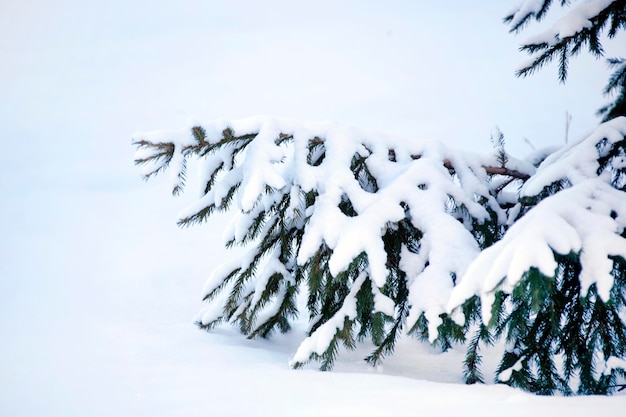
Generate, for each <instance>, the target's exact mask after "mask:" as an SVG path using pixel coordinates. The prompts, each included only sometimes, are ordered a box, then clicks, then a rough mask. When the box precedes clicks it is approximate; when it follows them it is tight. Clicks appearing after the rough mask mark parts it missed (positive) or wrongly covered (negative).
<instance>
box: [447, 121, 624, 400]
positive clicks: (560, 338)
mask: <svg viewBox="0 0 626 417" xmlns="http://www.w3.org/2000/svg"><path fill="white" fill-rule="evenodd" d="M625 136H626V118H624V117H621V118H617V119H613V120H612V121H610V122H607V123H604V124H603V125H600V126H599V127H598V128H597V129H595V130H594V131H593V132H592V133H591V134H590V135H588V136H587V137H586V138H584V140H582V141H580V142H577V143H573V144H570V145H569V146H566V147H564V148H563V149H561V150H559V151H557V152H555V153H553V154H552V155H550V156H549V157H548V158H546V160H545V161H544V162H543V163H542V164H541V165H540V166H539V168H538V170H537V172H536V174H535V175H533V176H532V177H531V178H530V179H529V180H528V181H527V182H526V183H525V184H524V186H523V187H522V189H521V191H520V205H519V207H520V211H519V215H518V216H517V221H516V222H515V223H514V224H513V225H512V227H511V228H510V229H509V230H508V231H507V232H506V234H505V235H504V237H503V238H502V239H501V240H500V241H498V242H497V243H495V244H494V245H492V246H491V247H489V248H487V249H485V250H483V251H482V252H481V254H480V255H479V256H478V257H477V258H476V259H475V260H474V261H473V262H472V264H471V265H470V266H469V268H468V270H467V273H466V274H465V276H464V277H463V278H462V279H461V280H460V282H459V285H457V286H456V287H455V288H454V290H453V291H452V293H451V297H450V302H449V305H448V309H449V311H451V312H452V316H453V317H454V319H455V320H456V321H457V322H458V323H459V324H464V325H467V324H468V323H467V321H468V320H469V321H476V322H478V323H479V324H480V330H479V331H481V332H484V329H485V328H486V327H488V328H490V329H492V332H493V333H492V334H490V335H487V336H485V335H484V334H483V335H482V336H481V337H480V338H482V339H483V342H484V344H486V345H489V344H490V343H491V339H492V338H493V337H496V338H499V337H501V336H505V338H506V340H507V341H508V346H507V349H506V351H505V353H504V355H503V357H502V360H501V362H500V366H499V368H498V372H497V373H498V380H499V381H501V382H505V383H507V384H509V385H513V386H519V387H522V388H524V389H526V390H529V391H533V392H537V393H541V394H549V393H552V392H554V391H555V390H558V391H560V392H563V393H566V394H567V393H572V392H574V389H575V387H572V386H571V385H572V382H573V380H574V379H575V378H574V377H575V376H576V377H578V378H579V383H578V387H577V388H576V392H578V393H581V394H593V393H595V394H598V393H607V392H610V391H611V390H614V389H615V388H616V387H618V386H619V384H616V380H617V378H618V377H620V376H623V375H624V370H625V369H626V368H625V367H624V366H623V358H624V357H625V356H626V324H625V323H624V317H626V193H625V190H626V176H625V174H626V138H625ZM468 306H473V310H474V311H472V308H468ZM476 309H480V311H478V312H477V311H476ZM472 340H473V341H474V340H475V341H476V343H475V345H476V346H473V349H472V350H470V351H468V355H471V356H468V360H467V361H466V366H467V369H466V375H468V376H472V375H480V370H479V369H478V365H479V364H480V358H479V357H478V356H477V345H478V343H479V342H478V340H479V338H478V336H477V335H476V336H474V337H473V338H472ZM610 358H613V359H610ZM618 358H619V360H620V361H621V362H620V361H617V359H618ZM609 359H610V360H611V364H613V365H611V367H610V369H609V365H610V364H609V362H608V361H609ZM618 363H619V364H622V365H617V364H618ZM602 369H605V371H604V372H602ZM607 369H608V370H607ZM598 370H599V371H598Z"/></svg>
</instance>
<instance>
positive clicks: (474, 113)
mask: <svg viewBox="0 0 626 417" xmlns="http://www.w3.org/2000/svg"><path fill="white" fill-rule="evenodd" d="M511 4H512V3H511ZM511 4H509V2H492V1H478V2H471V3H464V2H453V1H440V2H429V1H418V2H415V1H395V2H387V3H381V2H376V1H342V2H336V1H328V0H322V1H315V2H311V1H308V2H304V1H276V0H269V1H263V2H256V1H218V0H213V1H199V0H183V1H178V2H164V1H119V0H113V1H106V2H105V1H102V2H83V1H69V0H57V1H33V0H26V1H17V0H8V1H4V2H2V4H1V5H0V55H2V57H3V59H2V62H3V64H2V66H0V91H1V92H2V94H1V95H0V126H1V127H2V134H3V139H2V140H3V143H4V144H8V149H7V147H6V146H5V152H4V153H3V155H2V156H0V162H1V163H2V165H3V166H4V169H3V171H4V170H7V171H9V174H7V175H11V174H10V172H13V173H14V174H15V173H16V170H18V169H20V167H21V166H22V164H24V162H25V160H26V159H30V160H31V161H36V162H37V165H30V167H29V168H28V169H26V170H25V171H24V172H22V173H20V176H21V177H22V178H23V177H24V176H25V175H26V176H28V175H33V178H32V179H31V180H32V181H37V180H38V179H37V178H36V177H39V180H41V178H42V177H41V176H39V175H37V174H36V173H35V172H36V171H37V169H43V167H44V166H45V167H46V172H47V174H46V175H47V176H48V177H50V176H54V175H56V174H55V173H61V172H64V171H66V170H70V171H71V172H72V173H73V176H74V177H76V174H77V173H82V175H85V176H86V175H88V174H89V172H91V173H93V174H97V176H99V177H100V179H101V181H107V179H106V176H107V175H108V174H110V176H111V178H110V180H111V181H114V180H113V178H116V177H117V178H119V174H120V172H122V171H123V172H125V173H126V174H130V173H131V172H133V171H132V170H133V169H134V168H133V167H132V163H131V159H132V149H131V147H130V145H129V138H130V136H131V135H132V133H133V132H135V131H137V130H152V129H160V128H164V129H173V128H179V127H182V126H185V125H186V121H187V119H188V118H189V117H194V118H197V119H200V120H210V119H215V118H239V117H246V116H252V115H257V114H264V115H269V116H277V117H289V118H295V119H299V120H311V121H320V120H333V121H336V122H338V123H341V124H345V125H355V126H359V127H362V128H369V129H375V130H380V131H386V132H391V133H399V134H401V135H405V136H407V137H435V138H438V139H441V140H443V141H445V142H447V143H453V144H457V145H459V146H462V147H465V148H471V149H488V147H489V146H490V144H489V134H490V132H491V129H492V127H493V126H494V125H498V126H500V128H501V130H502V131H503V132H504V134H505V136H506V138H507V141H508V143H509V149H510V151H511V152H513V153H519V154H521V153H525V152H526V151H527V150H529V148H528V146H527V145H525V144H524V142H523V138H528V139H529V140H531V141H532V142H533V143H535V144H536V145H537V146H541V145H542V144H548V143H560V142H562V141H563V136H564V120H565V111H569V112H570V113H571V114H572V115H573V120H572V127H571V137H576V136H578V135H580V134H581V133H582V132H584V131H586V130H588V129H589V128H591V127H593V125H594V124H595V123H596V122H597V118H596V117H595V116H594V112H595V110H596V109H597V108H598V107H599V106H601V105H602V104H603V103H604V102H605V99H604V98H603V97H602V95H601V89H602V87H603V86H604V83H605V80H606V75H607V74H608V70H607V69H606V66H605V64H604V63H603V62H601V61H595V60H593V59H591V58H590V57H588V56H586V55H583V56H581V57H579V58H577V59H575V60H574V61H573V62H572V65H571V72H570V79H569V80H568V82H567V84H565V85H560V84H559V83H558V81H557V76H556V68H555V67H554V66H551V67H548V68H546V69H544V70H543V71H540V72H539V73H538V74H536V75H535V76H533V77H531V78H528V79H517V78H515V76H514V70H515V68H516V67H517V66H518V65H520V64H521V63H522V62H523V61H524V60H525V59H526V56H524V55H522V54H521V53H519V52H518V51H517V46H518V44H519V43H520V41H521V40H522V39H523V37H525V36H529V35H531V34H532V33H534V31H535V30H536V29H537V27H536V26H531V27H530V28H528V29H527V31H526V32H524V33H523V34H522V35H518V36H515V35H512V34H509V33H508V32H507V27H506V26H505V25H504V24H503V23H502V21H501V18H502V16H503V15H504V14H505V13H506V12H507V10H508V9H509V8H510V6H511ZM614 46H615V45H613V48H611V44H607V49H608V52H609V55H611V52H612V51H613V50H614V49H615V48H614ZM621 47H622V52H624V51H623V50H624V46H623V45H622V46H621ZM623 54H626V53H623ZM38 167H39V168H38ZM68 173H69V172H68ZM4 178H5V179H6V178H7V177H6V175H5V176H4ZM120 180H121V179H120Z"/></svg>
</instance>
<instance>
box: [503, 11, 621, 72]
mask: <svg viewBox="0 0 626 417" xmlns="http://www.w3.org/2000/svg"><path fill="white" fill-rule="evenodd" d="M551 3H552V1H551V0H544V3H543V5H542V7H541V10H540V11H539V12H538V13H536V14H535V13H532V12H531V13H527V14H526V15H525V16H523V17H522V18H521V19H519V21H518V23H517V24H515V25H513V26H512V27H511V29H510V30H511V32H518V31H520V30H521V29H522V28H523V27H524V26H525V24H527V23H528V22H529V21H530V20H532V19H535V20H541V19H543V17H545V15H546V12H547V11H548V9H549V8H550V6H551ZM560 3H561V6H564V5H565V4H568V3H569V1H561V2H560ZM513 19H514V15H513V14H511V15H509V16H506V17H505V18H504V21H505V22H507V23H510V22H512V21H513ZM591 22H592V24H591V25H590V26H588V27H581V28H580V30H579V31H577V32H576V33H574V34H572V35H571V36H567V37H564V38H557V39H555V41H554V42H551V43H546V42H540V43H528V44H524V45H522V46H521V48H520V49H521V50H522V51H525V52H527V53H529V54H531V55H533V54H534V55H535V56H534V59H533V61H532V63H531V64H530V65H528V66H526V67H524V68H522V69H520V70H519V71H518V72H517V75H519V76H526V75H530V74H532V73H533V72H535V71H536V70H537V69H539V68H541V67H542V66H544V65H545V64H547V63H549V62H551V61H552V60H553V59H554V58H556V59H557V60H558V62H559V64H558V65H559V80H561V82H564V81H565V79H566V78H567V69H568V64H569V62H568V61H569V58H570V57H573V56H576V55H577V54H579V53H580V52H581V51H582V50H583V49H584V48H585V47H586V48H587V51H588V52H589V53H590V54H592V55H594V56H596V57H601V56H602V55H603V53H604V49H603V48H602V43H601V40H600V38H601V35H602V34H603V33H604V34H606V36H607V37H609V38H613V37H615V35H616V34H617V33H618V31H619V30H620V29H624V28H625V27H626V1H624V0H616V1H614V2H612V3H611V4H610V5H609V6H607V7H606V8H605V9H603V10H601V11H600V12H599V13H598V14H597V15H596V16H594V17H593V18H592V19H591ZM605 29H607V30H606V32H605Z"/></svg>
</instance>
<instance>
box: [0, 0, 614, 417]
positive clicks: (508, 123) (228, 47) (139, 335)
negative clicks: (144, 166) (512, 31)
mask: <svg viewBox="0 0 626 417" xmlns="http://www.w3.org/2000/svg"><path fill="white" fill-rule="evenodd" d="M218 3H219V5H218ZM223 3H224V4H222V2H197V1H193V0H185V1H180V2H175V3H171V2H161V1H150V2H147V1H133V2H131V1H113V0H112V1H107V2H104V1H103V2H80V1H75V0H59V1H55V2H47V1H36V0H32V1H24V2H22V1H6V2H2V4H1V5H0V56H2V57H3V64H2V65H1V66H0V91H1V94H0V132H1V133H0V134H1V136H0V141H1V142H0V143H1V144H2V148H1V149H2V152H0V236H1V237H0V416H3V417H4V416H7V417H22V416H28V417H31V416H46V417H57V416H58V417H71V416H81V417H83V416H89V417H91V416H107V417H108V416H133V417H144V416H145V417H157V416H255V417H265V416H333V415H337V416H342V417H345V416H352V415H359V416H387V415H388V416H399V415H406V416H415V415H419V416H438V417H440V416H448V415H458V416H472V415H476V416H478V415H480V416H483V417H490V416H496V415H507V416H516V415H519V416H552V415H561V414H567V415H568V416H570V417H573V416H588V415H592V414H593V415H598V416H600V415H615V416H617V415H620V412H623V410H624V409H626V395H624V393H622V394H619V395H616V396H613V397H585V398H582V397H577V398H562V397H552V398H543V397H534V396H531V395H528V394H525V393H522V392H520V391H518V390H513V389H510V388H507V387H503V386H493V385H490V386H465V385H462V384H460V379H461V375H460V366H459V364H460V361H461V359H462V357H461V354H460V353H458V352H450V353H447V354H445V355H441V354H438V353H436V352H434V351H432V350H430V348H428V347H426V346H424V345H421V344H418V343H417V342H412V341H406V342H403V344H402V345H401V346H398V348H397V352H396V354H395V355H394V356H393V357H391V358H389V359H388V360H387V361H386V362H385V363H384V365H383V367H382V368H379V369H372V368H369V367H368V366H367V365H365V364H364V363H363V361H362V360H361V359H360V358H361V357H363V356H364V355H363V354H362V353H363V352H354V353H350V354H343V355H342V356H341V357H340V358H339V360H338V362H337V364H336V366H335V369H334V370H333V371H332V372H329V373H322V372H319V371H317V370H315V369H313V368H306V369H303V370H299V371H293V370H291V369H289V367H288V361H289V359H291V357H292V355H293V352H294V350H295V348H296V346H297V345H298V344H299V343H300V341H301V340H302V338H303V337H304V336H303V333H302V331H301V330H300V331H299V330H298V329H296V330H295V331H294V332H293V333H292V334H290V335H286V336H281V335H279V336H276V337H274V338H273V339H271V340H269V341H263V340H260V341H258V340H253V341H250V340H246V339H245V338H243V337H241V336H240V335H239V334H237V333H236V332H234V331H233V330H231V329H228V328H220V329H218V330H216V331H214V332H213V333H206V332H202V331H200V330H198V329H197V328H196V327H195V326H194V325H193V323H192V321H193V319H194V317H195V315H196V313H197V311H198V310H199V308H200V307H201V303H200V301H199V295H200V292H201V289H202V286H203V284H204V282H205V280H206V278H207V277H208V274H209V273H210V271H211V269H212V268H213V267H214V266H216V265H217V264H218V263H219V262H221V261H222V260H223V258H224V256H226V255H225V254H224V251H223V249H222V248H221V239H220V233H221V229H222V225H223V224H224V222H223V219H217V220H215V221H214V222H213V223H212V224H210V225H206V226H203V227H196V228H191V229H185V230H179V229H178V228H177V227H176V226H175V219H176V215H177V213H178V212H179V210H180V209H182V207H183V206H184V202H181V201H180V199H179V200H176V199H172V198H171V197H170V196H169V194H168V192H167V189H166V188H167V187H166V186H164V182H163V180H157V181H155V182H153V183H152V182H151V183H148V184H146V183H143V182H142V181H141V180H140V179H139V170H137V169H135V167H133V166H132V157H133V153H134V149H133V148H132V147H131V146H130V137H131V135H132V134H133V133H134V132H135V131H138V130H151V129H171V128H176V127H179V126H182V125H185V119H186V118H187V117H188V116H196V117H200V118H202V119H207V120H208V119H214V118H218V117H225V118H236V117H246V116H250V115H254V114H258V113H266V114H269V115H272V116H277V117H290V118H294V119H297V120H312V121H320V120H328V119H332V120H336V121H337V122H340V123H342V124H344V125H351V124H353V125H357V126H360V127H363V128H367V129H377V130H383V131H389V132H390V133H400V134H403V135H406V136H414V135H418V136H420V137H422V136H436V137H437V138H438V139H441V140H446V141H448V142H450V141H452V140H454V139H455V138H457V140H458V141H459V144H460V145H462V146H465V147H476V146H478V145H477V143H481V144H482V145H483V146H484V147H488V146H489V141H488V136H489V132H490V131H491V128H492V127H493V125H495V124H499V125H500V127H501V128H502V129H503V131H504V132H505V134H507V135H508V136H507V137H508V138H510V139H509V142H511V143H513V144H515V143H518V144H519V143H521V146H520V147H521V148H523V149H527V148H524V146H525V145H524V143H523V141H522V138H524V137H528V138H529V139H530V140H531V141H534V142H535V143H537V144H538V145H543V144H545V143H544V142H550V141H552V142H551V143H554V141H556V142H559V143H560V141H562V134H561V132H562V124H563V123H562V116H563V114H564V111H565V110H570V112H572V113H573V114H574V120H573V123H572V131H571V134H572V136H575V135H578V134H580V131H581V130H582V131H584V130H587V129H589V128H590V127H591V125H590V122H589V120H595V119H593V112H594V110H595V109H596V108H597V107H599V106H600V105H601V104H602V103H603V100H602V98H601V97H600V90H601V88H602V86H603V84H604V82H605V78H603V77H604V76H605V74H606V71H604V65H603V64H601V63H597V64H595V65H596V67H594V68H596V71H598V73H599V75H598V74H596V75H594V76H593V77H591V76H588V75H589V73H590V72H589V71H587V72H585V71H583V70H582V68H583V67H579V68H581V69H580V71H578V72H577V70H576V67H575V64H574V63H573V64H572V74H571V78H570V80H569V81H568V84H567V88H564V87H562V86H559V85H558V84H557V82H556V75H555V74H554V72H550V71H546V72H545V73H543V74H538V76H537V77H535V78H533V79H529V80H516V79H514V77H513V75H512V72H513V70H514V68H515V66H516V65H517V64H518V63H519V62H520V61H521V60H522V59H523V57H521V56H519V54H518V53H517V52H516V49H515V48H516V40H515V39H513V38H510V37H509V36H510V35H507V34H506V27H503V25H501V21H500V18H501V17H502V15H503V13H504V12H505V11H506V9H507V8H508V7H509V5H506V6H505V7H503V10H494V6H493V2H491V1H483V2H476V3H475V4H474V3H472V6H471V9H470V10H467V9H463V8H460V7H456V6H458V4H459V3H458V2H454V5H455V7H456V8H451V7H449V6H451V5H452V4H453V2H433V4H434V3H437V5H438V6H429V8H425V5H424V4H421V5H416V3H415V2H412V1H406V2H394V3H393V4H394V5H393V6H389V7H387V6H385V7H384V8H381V7H379V5H378V3H376V4H375V3H371V4H370V3H368V2H361V1H346V2H345V3H344V2H341V4H339V3H338V2H334V1H319V2H315V4H314V5H313V3H312V4H311V5H310V6H307V7H306V8H302V7H300V6H296V5H295V3H294V2H292V1H278V0H276V1H274V0H272V1H269V2H262V3H259V2H251V1H247V2H244V1H242V2H235V1H233V2H223ZM226 3H228V4H226ZM424 3H430V2H424ZM172 5H175V6H172ZM320 22H323V24H321V23H320ZM320 27H323V28H324V30H323V31H321V33H320ZM448 28H453V30H451V32H452V33H453V35H454V36H446V35H445V34H446V33H448ZM476 28H479V29H480V30H477V29H476ZM433 39H434V40H436V42H433ZM459 39H463V40H464V41H465V42H464V43H462V44H459ZM482 42H493V43H489V44H488V45H487V44H486V45H485V48H484V51H483V52H484V55H483V54H478V52H477V50H476V48H468V47H467V45H468V44H470V45H473V44H479V43H482ZM285 57H290V61H289V65H277V63H282V62H283V59H284V58H285ZM459 60H461V61H462V63H463V69H464V71H465V72H464V74H466V77H458V76H457V75H458V74H457V73H456V68H458V65H459ZM583 60H584V57H581V60H580V61H579V62H582V61H583ZM312 62H313V63H315V65H313V64H311V63H312ZM251 63H254V65H252V64H251ZM588 63H589V62H588V61H587V64H588ZM484 68H489V71H488V73H487V74H485V73H484ZM586 68H588V67H586ZM598 68H599V69H598ZM551 69H553V68H551ZM452 75H454V77H453V76H452ZM468 80H471V81H472V82H468ZM596 94H597V95H596ZM451 97H453V101H454V106H453V107H454V109H462V110H461V111H457V110H455V111H454V112H451V111H450V110H449V109H450V100H451ZM589 97H591V98H589ZM574 104H576V105H577V106H578V105H579V106H581V107H580V108H578V107H577V108H576V109H572V108H571V107H568V106H570V105H572V106H573V105H574ZM469 109H471V111H469ZM586 117H587V119H585V118H586ZM548 130H550V132H552V133H545V134H544V136H541V134H540V133H537V132H548ZM554 132H557V133H554ZM553 133H554V134H553ZM542 134H543V133H542ZM554 138H556V139H554ZM183 198H184V196H183Z"/></svg>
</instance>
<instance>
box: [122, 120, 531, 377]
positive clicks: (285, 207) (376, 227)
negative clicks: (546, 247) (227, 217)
mask: <svg viewBox="0 0 626 417" xmlns="http://www.w3.org/2000/svg"><path fill="white" fill-rule="evenodd" d="M134 143H135V144H136V145H137V146H138V148H139V149H138V152H137V156H136V161H137V163H139V164H146V165H147V166H148V167H147V169H146V171H144V172H145V173H146V175H147V176H151V175H153V174H154V173H156V172H160V171H162V170H164V169H165V168H167V167H168V166H169V168H170V170H171V171H172V172H171V174H172V179H173V189H174V190H181V189H182V187H183V186H184V183H183V182H182V181H181V178H184V177H185V175H186V172H185V170H186V167H187V163H186V161H187V159H188V158H190V157H195V158H197V159H199V161H200V163H199V176H200V184H199V188H200V191H201V196H200V198H199V199H198V201H197V202H196V203H194V204H192V205H191V206H190V207H188V208H187V209H185V210H184V211H183V212H182V213H181V215H180V219H179V223H180V224H183V225H185V224H191V223H196V222H201V221H203V220H204V219H206V218H207V216H209V215H211V214H212V213H214V212H215V211H226V210H229V209H231V210H232V211H234V212H235V216H234V219H233V221H232V223H231V225H230V227H229V229H228V231H227V239H226V240H227V242H226V243H227V245H229V246H232V245H247V246H248V248H249V249H248V252H247V255H246V256H245V257H243V259H239V260H238V261H237V262H235V263H234V264H231V265H230V266H228V267H225V268H220V269H217V270H216V271H215V272H214V274H213V275H212V277H211V279H210V281H209V282H208V283H207V286H206V288H205V291H204V297H205V299H207V300H208V301H210V305H209V307H208V308H207V310H206V311H203V312H202V314H201V315H200V316H199V325H200V326H201V327H204V328H207V329H209V328H212V327H213V326H215V325H216V324H218V323H221V322H231V323H234V324H237V325H238V326H239V327H240V329H241V331H242V332H243V333H244V334H247V335H249V336H256V335H261V336H266V335H269V334H270V333H271V332H272V331H273V330H275V329H276V328H278V329H279V330H281V331H286V330H288V329H289V318H291V317H293V316H294V315H295V314H296V313H297V311H296V295H297V293H298V291H299V290H300V289H301V288H302V287H303V286H305V287H306V290H307V293H308V294H309V296H308V303H307V309H308V313H309V316H310V321H311V322H310V323H311V324H310V331H309V337H308V338H307V341H305V342H304V343H303V345H302V347H301V348H300V349H299V350H298V355H297V357H296V359H295V360H294V364H297V365H299V364H302V363H303V361H304V359H303V358H306V360H308V359H310V358H320V359H321V361H322V366H323V367H330V366H331V365H332V358H334V353H333V352H334V349H335V350H336V347H335V346H336V345H337V342H338V341H341V342H343V344H344V345H346V346H348V347H350V346H351V345H352V344H353V342H352V341H353V338H354V337H356V339H363V338H364V337H370V338H372V340H373V341H374V343H375V344H376V346H377V349H376V350H375V352H374V353H373V354H372V356H371V357H370V358H368V360H370V361H371V362H373V363H376V362H377V361H379V360H380V359H381V358H382V357H383V356H384V355H386V354H388V353H390V352H391V351H392V350H393V345H394V344H395V342H396V340H397V339H398V337H400V336H401V334H403V333H406V332H407V331H409V330H412V331H414V332H415V333H416V334H419V335H421V336H422V337H424V338H427V339H429V340H430V341H431V342H435V341H439V342H440V343H441V344H442V346H449V345H450V338H452V339H458V335H459V331H458V329H457V330H453V329H452V327H453V326H452V322H450V321H448V322H447V326H443V327H442V328H450V329H451V330H450V332H447V331H444V332H441V331H439V330H440V329H438V328H439V326H440V325H441V324H442V323H443V321H444V318H445V316H444V313H445V306H446V303H447V301H448V297H449V294H450V292H451V290H452V288H453V287H454V283H455V279H456V277H460V276H461V275H463V273H464V272H465V270H466V268H467V266H468V265H469V264H470V262H471V261H472V260H473V259H474V258H475V256H476V255H477V254H478V253H479V252H480V250H481V248H482V247H486V246H489V245H490V244H492V243H493V242H494V241H495V240H497V236H498V235H499V234H500V233H501V232H502V231H503V227H504V226H503V225H504V224H505V223H506V211H505V209H503V207H504V206H506V205H508V204H510V201H511V197H510V196H507V195H506V194H507V193H506V192H504V191H501V187H500V185H501V184H502V181H499V180H498V178H500V177H504V178H508V177H511V178H516V179H519V180H524V179H526V178H528V177H529V176H530V175H532V174H533V173H534V171H535V167H534V166H533V165H532V164H529V163H526V162H524V161H521V160H517V159H514V158H512V157H511V158H509V160H508V166H506V167H504V166H501V164H499V163H498V160H497V158H496V157H495V156H494V155H493V154H489V155H476V154H470V153H461V152H456V151H453V150H451V149H449V148H447V147H446V146H444V145H443V144H441V143H439V142H436V141H418V140H413V141H410V140H406V139H404V138H398V137H391V136H385V135H380V134H374V133H370V132H364V131H359V130H356V129H348V128H342V127H339V126H336V125H333V124H300V123H293V122H288V121H277V120H272V119H265V118H255V119H247V120H239V121H232V122H224V121H217V122H211V123H207V124H204V125H202V126H193V127H191V128H189V129H186V131H183V130H179V131H172V132H162V131H159V132H147V133H139V134H137V135H135V136H134ZM509 194H510V193H509ZM450 236H454V238H453V239H450ZM361 279H362V280H365V281H364V283H362V284H363V285H362V286H361V287H359V290H358V291H356V290H355V285H356V284H355V283H356V282H360V281H359V280H361ZM346 303H348V304H346ZM354 303H356V304H355V305H356V311H357V312H358V314H356V315H355V314H346V311H352V310H351V309H348V310H346V309H347V308H348V307H347V306H348V305H353V304H354ZM333 323H334V324H333ZM329 326H330V327H329ZM332 326H335V327H334V329H335V330H332V331H329V330H328V329H329V328H331V327H332ZM322 329H323V331H322ZM353 333H354V334H353ZM448 333H449V334H448ZM312 341H315V342H312ZM307 346H308V347H307ZM310 346H315V348H314V349H313V348H311V347H310ZM307 349H308V350H307Z"/></svg>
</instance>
